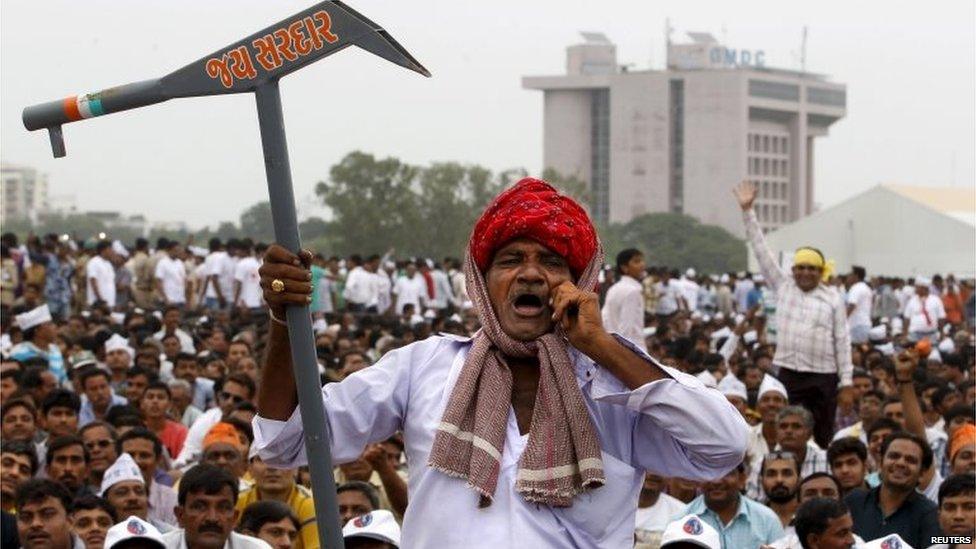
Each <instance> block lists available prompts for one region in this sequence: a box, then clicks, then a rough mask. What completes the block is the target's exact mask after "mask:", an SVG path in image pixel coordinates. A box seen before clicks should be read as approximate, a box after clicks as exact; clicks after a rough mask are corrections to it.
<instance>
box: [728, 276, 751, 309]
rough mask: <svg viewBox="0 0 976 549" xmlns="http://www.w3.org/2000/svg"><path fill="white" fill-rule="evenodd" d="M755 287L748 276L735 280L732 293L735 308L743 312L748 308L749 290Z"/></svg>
mask: <svg viewBox="0 0 976 549" xmlns="http://www.w3.org/2000/svg"><path fill="white" fill-rule="evenodd" d="M755 287H756V283H755V282H753V281H752V279H749V278H743V279H741V280H736V281H735V289H734V290H733V291H732V295H733V297H734V298H735V306H736V310H737V311H738V312H740V313H742V314H745V313H746V311H748V310H749V292H751V291H752V289H753V288H755Z"/></svg>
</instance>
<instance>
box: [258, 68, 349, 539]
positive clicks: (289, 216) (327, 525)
mask: <svg viewBox="0 0 976 549" xmlns="http://www.w3.org/2000/svg"><path fill="white" fill-rule="evenodd" d="M254 96H255V98H256V99H257V107H258V123H259V124H260V126H261V148H262V149H264V170H265V172H266V173H267V176H268V194H269V195H270V199H271V217H272V220H273V222H274V231H275V239H276V240H277V241H278V243H279V244H281V245H282V246H284V247H285V248H288V249H289V250H291V251H293V252H298V251H299V250H300V249H301V238H300V236H299V234H298V216H297V214H296V213H295V193H294V190H293V189H292V185H291V167H290V165H289V164H288V143H287V142H286V141H285V121H284V118H283V117H282V114H281V94H280V93H279V91H278V80H277V79H275V80H271V81H269V82H266V83H264V84H262V85H260V86H258V87H257V89H256V90H255V92H254ZM286 313H287V315H288V336H289V337H288V339H289V342H290V345H291V356H292V362H293V366H294V370H295V384H296V385H297V387H298V408H299V412H300V413H301V415H302V423H303V424H305V425H322V426H323V431H322V432H314V430H311V429H305V453H306V455H307V456H308V468H309V472H310V473H311V475H312V492H313V494H314V497H315V522H316V524H317V525H318V529H319V542H320V543H321V545H322V547H323V549H342V548H343V547H344V544H343V541H342V528H341V527H340V526H339V507H338V504H337V503H336V487H335V478H334V477H333V476H332V451H331V449H330V448H329V433H328V428H329V424H328V423H326V420H325V407H324V406H323V404H322V382H321V379H320V378H319V368H318V362H317V361H316V359H315V341H314V339H313V338H312V317H311V315H310V314H309V310H308V305H303V306H300V307H299V306H290V307H288V308H287V311H286Z"/></svg>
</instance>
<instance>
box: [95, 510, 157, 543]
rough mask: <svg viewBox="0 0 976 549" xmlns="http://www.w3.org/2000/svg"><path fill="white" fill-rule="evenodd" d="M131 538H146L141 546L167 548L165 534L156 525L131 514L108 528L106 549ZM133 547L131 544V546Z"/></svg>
mask: <svg viewBox="0 0 976 549" xmlns="http://www.w3.org/2000/svg"><path fill="white" fill-rule="evenodd" d="M130 539H138V540H144V541H145V542H146V544H142V545H140V547H159V548H160V549H166V544H164V543H163V536H162V534H160V533H159V530H157V529H156V527H155V526H153V525H152V524H149V523H148V522H146V521H144V520H142V519H141V518H139V517H136V516H130V517H129V518H127V519H125V520H123V521H122V522H120V523H118V524H116V525H115V526H113V527H111V528H109V529H108V532H106V534H105V545H104V547H105V549H112V548H113V547H115V546H116V545H117V544H119V543H122V542H123V541H127V540H130ZM130 547H131V546H130Z"/></svg>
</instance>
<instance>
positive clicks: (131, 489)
mask: <svg viewBox="0 0 976 549" xmlns="http://www.w3.org/2000/svg"><path fill="white" fill-rule="evenodd" d="M99 496H100V497H102V498H105V500H106V501H108V502H109V504H111V505H112V507H114V508H115V511H116V512H117V513H118V514H119V515H120V516H124V517H129V516H136V517H139V518H141V519H142V520H145V521H147V522H149V523H150V524H152V525H153V526H155V527H156V528H157V529H158V530H159V531H160V532H169V531H170V530H172V529H173V527H172V526H171V525H169V524H165V523H162V522H157V521H154V520H150V519H149V518H148V517H149V491H148V490H147V489H146V481H145V480H143V478H142V472H141V471H140V470H139V466H138V465H136V462H135V460H133V459H132V456H130V455H129V454H120V455H119V459H117V460H115V463H113V464H112V466H111V467H109V468H108V470H107V471H105V476H104V478H103V479H102V488H101V490H100V491H99Z"/></svg>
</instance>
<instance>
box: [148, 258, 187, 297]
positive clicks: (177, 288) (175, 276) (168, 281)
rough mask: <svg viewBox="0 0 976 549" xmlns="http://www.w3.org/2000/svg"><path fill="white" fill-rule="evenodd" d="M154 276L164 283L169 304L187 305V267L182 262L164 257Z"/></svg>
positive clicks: (164, 291) (158, 264) (164, 293)
mask: <svg viewBox="0 0 976 549" xmlns="http://www.w3.org/2000/svg"><path fill="white" fill-rule="evenodd" d="M153 276H155V278H158V279H159V280H160V282H162V285H163V296H164V297H165V298H166V302H167V303H186V265H184V264H183V262H182V261H180V260H179V259H173V258H171V257H169V256H164V257H162V258H161V259H160V260H159V263H157V264H156V272H155V273H153Z"/></svg>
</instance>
